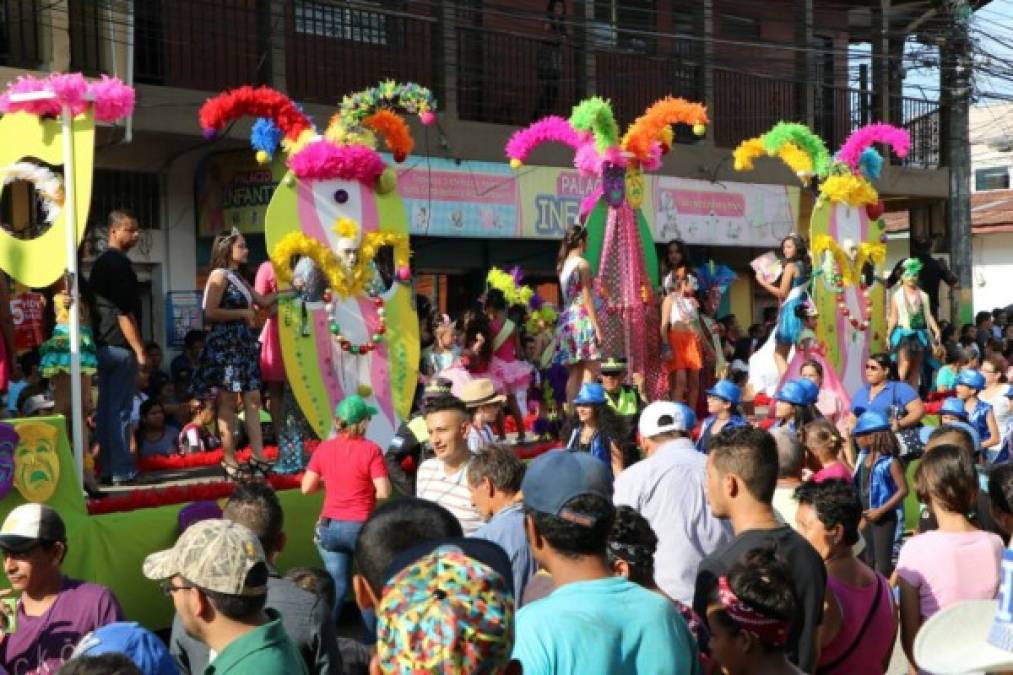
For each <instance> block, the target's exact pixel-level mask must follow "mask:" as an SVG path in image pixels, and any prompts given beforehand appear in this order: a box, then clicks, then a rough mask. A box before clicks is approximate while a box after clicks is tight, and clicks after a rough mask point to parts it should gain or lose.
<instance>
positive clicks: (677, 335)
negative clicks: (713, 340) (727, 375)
mask: <svg viewBox="0 0 1013 675" xmlns="http://www.w3.org/2000/svg"><path fill="white" fill-rule="evenodd" d="M696 289H697V282H696V277H695V276H693V275H692V274H689V275H687V276H686V277H684V278H683V279H682V280H680V281H678V282H676V290H674V291H672V292H671V293H669V294H668V295H667V296H665V301H664V302H663V303H662V304H661V339H662V341H663V342H664V341H665V340H667V341H668V344H669V347H670V348H671V353H672V358H671V360H670V361H669V362H668V377H669V391H670V392H671V397H672V400H673V401H682V402H683V403H686V404H687V405H688V406H689V407H690V408H692V409H693V410H696V403H697V398H698V397H699V393H700V370H701V369H702V368H703V351H702V350H701V348H700V335H699V303H698V302H697V299H696V297H695V293H696Z"/></svg>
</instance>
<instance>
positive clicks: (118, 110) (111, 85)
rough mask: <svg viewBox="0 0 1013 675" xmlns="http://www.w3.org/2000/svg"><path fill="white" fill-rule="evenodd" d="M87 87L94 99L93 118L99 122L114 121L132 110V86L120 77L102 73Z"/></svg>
mask: <svg viewBox="0 0 1013 675" xmlns="http://www.w3.org/2000/svg"><path fill="white" fill-rule="evenodd" d="M88 89H89V91H90V92H91V95H92V97H93V98H94V99H95V119H97V120H98V121H99V122H116V121H118V120H121V119H123V118H124V117H129V116H130V114H131V113H132V112H134V88H133V87H128V86H127V85H125V84H123V82H122V81H121V80H120V78H118V77H109V76H108V75H103V76H102V77H101V79H99V81H98V82H92V83H91V85H90V86H89V87H88Z"/></svg>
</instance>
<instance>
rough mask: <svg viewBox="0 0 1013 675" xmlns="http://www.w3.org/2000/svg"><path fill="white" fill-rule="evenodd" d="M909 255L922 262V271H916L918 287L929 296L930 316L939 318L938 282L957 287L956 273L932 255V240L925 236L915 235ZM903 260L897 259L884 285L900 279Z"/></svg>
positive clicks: (888, 285) (891, 284)
mask: <svg viewBox="0 0 1013 675" xmlns="http://www.w3.org/2000/svg"><path fill="white" fill-rule="evenodd" d="M911 257H912V258H917V259H918V260H920V261H921V263H922V271H921V272H919V273H918V287H919V288H921V289H922V290H923V291H925V293H926V295H928V296H929V307H930V308H931V309H932V316H934V317H936V319H937V320H938V319H939V282H941V281H945V282H946V283H947V284H948V285H949V286H950V287H951V288H959V287H960V280H959V279H957V275H956V274H954V273H953V272H952V271H950V268H949V267H947V266H946V263H944V262H943V261H942V260H936V259H935V258H933V257H932V240H931V239H928V238H926V237H917V238H916V239H914V240H912V241H911ZM903 264H904V260H903V259H901V260H898V261H897V264H896V265H894V268H893V271H892V272H890V276H889V278H887V280H886V287H887V288H893V286H894V284H896V283H897V282H898V281H900V275H901V272H902V271H903V270H902V269H901V268H902V266H903Z"/></svg>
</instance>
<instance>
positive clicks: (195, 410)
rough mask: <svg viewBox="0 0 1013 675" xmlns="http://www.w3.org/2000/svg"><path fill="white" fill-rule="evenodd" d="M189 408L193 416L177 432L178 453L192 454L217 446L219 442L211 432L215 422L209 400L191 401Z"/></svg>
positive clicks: (212, 406)
mask: <svg viewBox="0 0 1013 675" xmlns="http://www.w3.org/2000/svg"><path fill="white" fill-rule="evenodd" d="M190 410H191V412H192V414H193V418H192V419H191V420H190V422H189V423H187V424H186V425H185V426H184V427H183V429H182V430H181V431H180V432H179V438H178V445H179V452H180V454H182V455H192V454H195V453H198V452H206V451H208V450H212V449H214V448H216V447H218V445H219V442H218V440H217V439H216V438H215V435H214V434H213V433H212V432H211V428H212V427H213V425H214V423H215V407H214V405H212V403H211V401H196V400H195V401H191V403H190Z"/></svg>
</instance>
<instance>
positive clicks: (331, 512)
mask: <svg viewBox="0 0 1013 675" xmlns="http://www.w3.org/2000/svg"><path fill="white" fill-rule="evenodd" d="M306 468H307V469H308V470H309V471H312V472H313V473H315V474H318V475H319V476H320V477H321V478H322V479H323V481H324V508H323V510H322V511H321V512H320V515H321V516H322V517H324V518H331V519H333V520H348V521H352V522H356V523H361V522H363V521H364V520H366V518H368V517H369V514H370V513H372V511H373V507H374V506H376V490H375V488H374V486H373V479H374V478H383V477H384V476H386V475H387V465H386V464H384V462H383V453H382V452H381V451H380V446H379V445H377V444H376V443H374V442H373V441H369V440H366V439H365V438H347V437H345V436H338V437H337V438H332V439H330V440H328V441H324V442H323V443H321V444H320V445H319V446H317V449H316V451H315V452H314V453H313V456H312V457H310V463H309V466H307V467H306Z"/></svg>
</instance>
